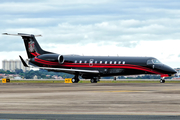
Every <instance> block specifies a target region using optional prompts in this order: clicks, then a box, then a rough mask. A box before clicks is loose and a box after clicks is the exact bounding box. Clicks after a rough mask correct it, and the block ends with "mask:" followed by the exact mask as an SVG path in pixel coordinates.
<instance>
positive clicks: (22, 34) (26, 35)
mask: <svg viewBox="0 0 180 120" xmlns="http://www.w3.org/2000/svg"><path fill="white" fill-rule="evenodd" d="M3 35H13V36H25V37H31V36H35V37H40V36H42V35H33V34H24V33H18V34H9V33H3Z"/></svg>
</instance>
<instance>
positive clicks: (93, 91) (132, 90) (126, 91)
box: [93, 90, 147, 92]
mask: <svg viewBox="0 0 180 120" xmlns="http://www.w3.org/2000/svg"><path fill="white" fill-rule="evenodd" d="M93 92H147V91H139V90H118V91H93Z"/></svg>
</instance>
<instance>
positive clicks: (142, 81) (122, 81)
mask: <svg viewBox="0 0 180 120" xmlns="http://www.w3.org/2000/svg"><path fill="white" fill-rule="evenodd" d="M0 83H2V80H0ZM10 83H64V81H63V80H55V81H53V80H11V81H10ZM79 83H90V81H89V80H83V81H82V80H81V81H79ZM98 83H159V81H153V80H152V81H150V80H149V81H145V80H130V81H126V80H117V81H113V80H108V81H100V82H98ZM166 83H180V81H166Z"/></svg>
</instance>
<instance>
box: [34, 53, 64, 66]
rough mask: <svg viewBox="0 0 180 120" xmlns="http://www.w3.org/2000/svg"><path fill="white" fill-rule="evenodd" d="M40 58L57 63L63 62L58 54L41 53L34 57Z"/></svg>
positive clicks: (62, 58)
mask: <svg viewBox="0 0 180 120" xmlns="http://www.w3.org/2000/svg"><path fill="white" fill-rule="evenodd" d="M36 58H37V59H40V60H45V61H50V62H58V63H59V64H63V63H64V57H63V55H60V54H43V55H39V56H37V57H36Z"/></svg>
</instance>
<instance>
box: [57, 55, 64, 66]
mask: <svg viewBox="0 0 180 120" xmlns="http://www.w3.org/2000/svg"><path fill="white" fill-rule="evenodd" d="M58 62H59V64H63V63H64V57H63V56H62V55H59V56H58Z"/></svg>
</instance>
